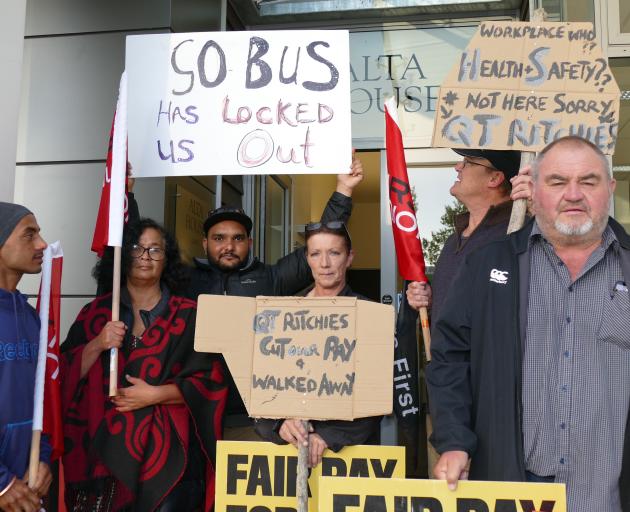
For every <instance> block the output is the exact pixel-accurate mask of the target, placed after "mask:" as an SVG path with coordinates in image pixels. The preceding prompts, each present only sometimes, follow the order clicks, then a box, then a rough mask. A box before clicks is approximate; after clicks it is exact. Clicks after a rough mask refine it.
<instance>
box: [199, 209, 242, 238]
mask: <svg viewBox="0 0 630 512" xmlns="http://www.w3.org/2000/svg"><path fill="white" fill-rule="evenodd" d="M224 220H233V221H235V222H238V223H239V224H242V225H243V227H244V228H245V230H246V231H247V236H250V235H251V232H252V225H253V224H252V219H250V218H249V217H248V216H247V215H246V214H245V211H244V210H243V209H242V208H234V207H230V206H222V207H221V208H215V209H214V210H210V211H209V212H208V218H207V219H206V221H205V222H204V223H203V232H204V234H208V230H209V229H210V228H211V227H212V226H214V225H215V224H218V223H219V222H223V221H224Z"/></svg>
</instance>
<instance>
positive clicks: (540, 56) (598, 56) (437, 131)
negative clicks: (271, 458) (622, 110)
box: [433, 21, 620, 154]
mask: <svg viewBox="0 0 630 512" xmlns="http://www.w3.org/2000/svg"><path fill="white" fill-rule="evenodd" d="M619 97H620V92H619V87H618V86H617V84H616V82H615V79H614V77H613V75H612V72H611V70H610V68H609V66H608V62H607V60H606V59H605V58H604V57H603V55H602V50H601V48H600V47H599V46H598V45H597V43H596V39H595V31H594V30H593V25H592V24H591V23H552V22H531V23H525V22H500V21H486V22H483V23H481V25H480V26H479V30H478V31H477V33H476V34H475V36H474V37H473V38H472V40H471V41H470V43H469V44H468V47H467V48H466V50H465V51H464V52H463V53H462V55H461V57H460V58H459V59H458V60H457V62H456V64H455V65H454V66H453V68H452V69H451V71H450V73H449V75H448V76H447V77H446V79H445V80H444V83H443V84H442V87H441V89H440V94H439V99H438V106H437V109H438V112H437V116H436V118H435V119H436V122H435V128H434V131H433V145H434V146H442V147H452V148H466V147H472V148H488V149H517V150H521V151H539V150H541V149H542V148H544V147H545V146H546V145H547V144H549V143H550V142H552V141H554V140H556V139H559V138H560V137H563V136H565V135H578V136H581V137H584V138H586V139H589V140H590V141H591V142H592V143H593V144H595V145H596V146H598V147H599V148H600V149H601V150H602V151H603V152H604V153H606V154H612V153H613V152H614V148H615V141H616V138H617V129H618V123H619Z"/></svg>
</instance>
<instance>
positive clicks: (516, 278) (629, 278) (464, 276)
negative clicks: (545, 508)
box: [426, 219, 630, 512]
mask: <svg viewBox="0 0 630 512" xmlns="http://www.w3.org/2000/svg"><path fill="white" fill-rule="evenodd" d="M532 225H533V222H532V221H530V222H529V223H528V224H527V225H526V226H525V227H524V228H523V229H521V230H520V231H518V232H516V233H514V234H512V235H510V236H506V237H504V238H503V239H502V240H498V241H495V242H491V243H490V244H488V245H487V246H485V247H483V248H481V249H479V250H477V251H475V252H473V253H472V254H470V255H469V256H467V257H466V259H465V261H464V263H463V265H462V268H461V269H460V271H459V273H458V274H457V277H456V278H455V281H454V282H453V285H452V287H451V289H450V291H449V294H448V296H447V298H446V301H445V303H444V306H443V308H442V311H441V313H440V315H439V317H438V318H434V322H435V323H434V327H433V331H432V335H433V336H432V343H431V356H432V360H431V362H430V363H429V365H428V367H427V372H426V376H427V384H428V389H429V395H430V399H431V400H430V404H431V417H432V421H433V434H432V436H431V442H432V444H433V446H435V448H436V450H437V451H438V452H439V453H444V452H446V451H450V450H463V451H465V452H467V453H468V454H469V455H470V457H471V459H472V461H471V466H470V478H471V479H472V480H498V481H525V462H524V458H525V457H524V449H523V436H522V402H521V393H522V388H521V386H522V373H521V367H522V345H521V339H522V333H523V332H524V329H523V327H524V325H525V324H524V323H523V321H522V320H523V318H526V315H525V309H526V307H527V290H528V289H529V284H528V276H529V272H528V271H525V270H527V269H528V268H529V260H528V254H529V253H528V250H527V249H528V240H529V234H530V232H531V229H532ZM609 225H610V227H611V228H612V230H613V231H614V233H615V235H616V237H617V240H618V241H619V244H620V249H621V250H620V252H619V254H620V262H621V268H622V271H623V275H624V277H625V280H626V282H630V236H628V234H627V233H626V232H625V231H624V229H623V228H622V227H621V226H620V225H619V224H618V223H617V222H616V221H615V220H613V219H609ZM497 270H499V271H500V272H497ZM493 271H494V272H493ZM491 274H492V276H491ZM491 277H494V280H491V279H490V278H491ZM498 281H500V282H498ZM628 335H629V336H630V333H629V334H628ZM629 419H630V416H629ZM594 434H596V433H594ZM619 491H620V494H621V503H622V510H623V512H630V422H628V421H627V422H626V431H625V440H624V453H623V464H622V472H621V476H620V479H619Z"/></svg>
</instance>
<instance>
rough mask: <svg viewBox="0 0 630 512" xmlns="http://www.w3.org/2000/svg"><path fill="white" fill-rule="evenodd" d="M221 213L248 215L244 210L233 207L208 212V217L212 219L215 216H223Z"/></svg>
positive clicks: (222, 207)
mask: <svg viewBox="0 0 630 512" xmlns="http://www.w3.org/2000/svg"><path fill="white" fill-rule="evenodd" d="M221 213H239V214H241V215H247V214H246V213H245V210H243V208H234V207H232V206H221V208H214V209H213V210H209V211H208V217H212V216H213V215H217V214H221Z"/></svg>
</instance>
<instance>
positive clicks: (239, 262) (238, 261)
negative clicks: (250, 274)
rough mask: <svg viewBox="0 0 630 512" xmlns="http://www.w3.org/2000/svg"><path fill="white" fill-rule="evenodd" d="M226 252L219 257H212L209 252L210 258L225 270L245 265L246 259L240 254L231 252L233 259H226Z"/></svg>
mask: <svg viewBox="0 0 630 512" xmlns="http://www.w3.org/2000/svg"><path fill="white" fill-rule="evenodd" d="M224 256H225V254H223V255H221V256H219V257H218V258H211V257H210V255H209V254H208V260H209V261H210V262H212V263H214V264H215V265H216V266H217V267H219V269H220V270H224V271H232V270H237V269H239V268H241V267H242V266H243V265H244V260H243V258H241V257H240V256H238V255H237V254H234V253H230V256H232V258H231V259H229V260H226V259H225V258H224Z"/></svg>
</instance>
